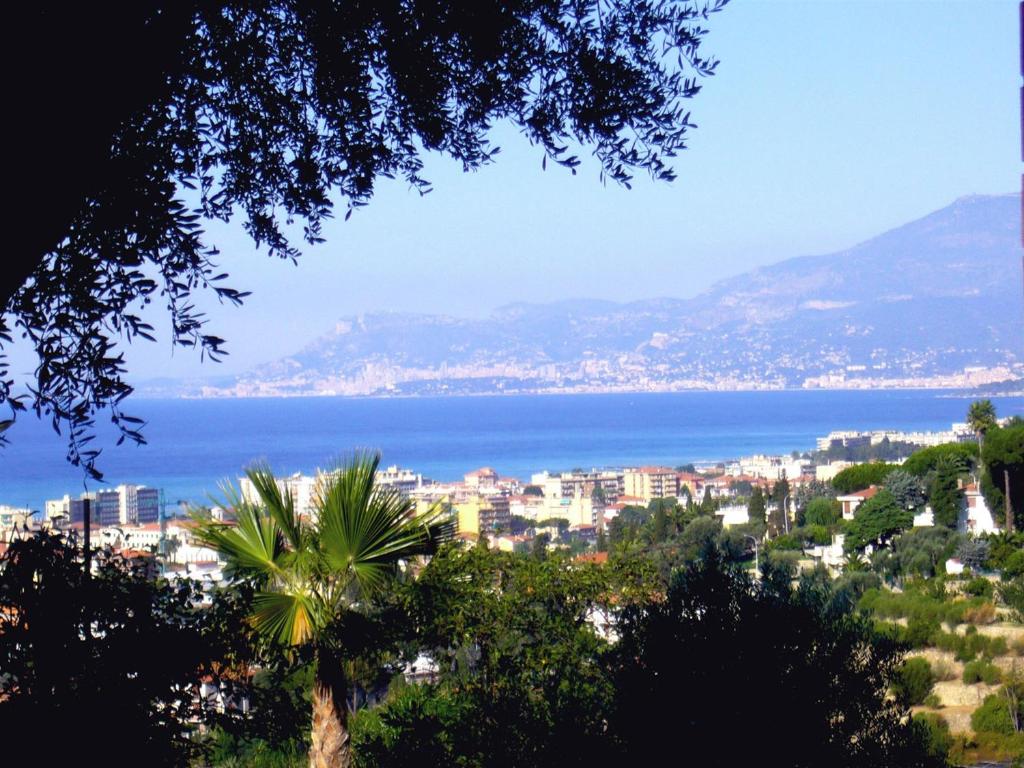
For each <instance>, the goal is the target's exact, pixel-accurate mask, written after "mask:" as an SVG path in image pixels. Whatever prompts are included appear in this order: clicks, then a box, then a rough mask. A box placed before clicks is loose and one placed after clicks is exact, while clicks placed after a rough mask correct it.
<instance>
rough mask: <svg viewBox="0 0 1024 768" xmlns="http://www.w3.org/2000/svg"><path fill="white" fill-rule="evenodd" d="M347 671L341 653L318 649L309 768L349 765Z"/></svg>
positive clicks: (348, 767)
mask: <svg viewBox="0 0 1024 768" xmlns="http://www.w3.org/2000/svg"><path fill="white" fill-rule="evenodd" d="M345 688H346V685H345V673H344V670H343V669H342V666H341V658H340V657H339V656H338V654H336V653H333V652H331V651H328V650H325V649H322V648H321V649H318V650H317V654H316V676H315V678H314V680H313V728H312V739H311V743H310V747H309V768H350V766H351V765H352V750H351V748H350V746H349V734H348V713H347V711H346V706H345V699H346V696H345Z"/></svg>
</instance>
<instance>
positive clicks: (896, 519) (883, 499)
mask: <svg viewBox="0 0 1024 768" xmlns="http://www.w3.org/2000/svg"><path fill="white" fill-rule="evenodd" d="M913 523H914V515H913V513H912V512H911V511H910V510H908V509H905V508H903V507H901V506H900V505H899V503H898V502H897V501H896V499H895V497H894V496H893V495H892V494H891V493H889V492H888V491H886V490H881V491H879V492H878V493H876V494H875V495H874V496H872V497H871V498H870V499H868V500H867V501H865V502H864V503H863V504H861V505H860V506H859V507H857V511H856V512H855V513H854V517H853V521H852V522H851V523H850V525H849V527H848V528H847V531H846V540H845V542H844V547H845V548H846V550H847V551H848V552H852V551H854V550H863V549H864V548H865V547H866V546H867V545H868V544H875V545H878V544H885V543H886V542H887V541H888V540H889V539H890V538H892V537H893V536H894V535H895V534H897V533H899V532H900V531H903V530H905V529H907V528H910V527H911V526H912V525H913Z"/></svg>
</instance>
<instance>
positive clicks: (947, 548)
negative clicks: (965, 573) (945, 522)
mask: <svg viewBox="0 0 1024 768" xmlns="http://www.w3.org/2000/svg"><path fill="white" fill-rule="evenodd" d="M956 538H957V537H956V533H954V532H953V531H951V530H949V529H948V528H943V527H941V526H936V527H929V528H910V529H909V530H906V531H904V532H903V533H902V534H900V535H899V536H897V537H895V538H894V539H893V540H892V542H891V545H890V547H888V548H886V549H883V550H880V551H879V553H878V554H879V555H880V557H879V559H878V562H877V567H878V570H879V572H880V573H883V574H884V575H885V576H886V577H888V578H891V579H905V578H908V577H912V576H921V577H926V578H930V577H933V576H936V575H937V574H940V573H942V570H943V565H944V563H945V562H946V560H947V559H948V558H949V557H950V556H951V555H952V554H953V551H954V549H955V547H956Z"/></svg>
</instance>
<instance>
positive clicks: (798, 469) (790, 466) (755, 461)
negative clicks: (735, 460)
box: [740, 455, 811, 482]
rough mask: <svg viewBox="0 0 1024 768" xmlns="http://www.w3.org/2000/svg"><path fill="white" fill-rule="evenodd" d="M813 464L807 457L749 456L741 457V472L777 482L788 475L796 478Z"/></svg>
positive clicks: (791, 478)
mask: <svg viewBox="0 0 1024 768" xmlns="http://www.w3.org/2000/svg"><path fill="white" fill-rule="evenodd" d="M810 466H811V462H810V461H808V460H807V459H791V458H789V457H788V456H763V455H757V456H748V457H745V458H742V459H740V473H741V474H744V475H753V476H754V477H762V478H764V479H765V480H771V481H772V482H775V481H777V480H781V479H782V478H784V477H786V478H789V479H790V480H794V479H796V478H798V477H800V476H801V475H803V474H804V472H805V471H806V469H807V468H808V467H810Z"/></svg>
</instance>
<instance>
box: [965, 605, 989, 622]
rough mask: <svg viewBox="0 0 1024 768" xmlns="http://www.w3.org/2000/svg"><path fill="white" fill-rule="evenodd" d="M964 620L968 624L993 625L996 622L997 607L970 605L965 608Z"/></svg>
mask: <svg viewBox="0 0 1024 768" xmlns="http://www.w3.org/2000/svg"><path fill="white" fill-rule="evenodd" d="M963 619H964V621H965V622H967V623H968V624H991V623H992V622H993V621H995V620H996V607H995V606H994V605H993V604H992V603H982V604H981V605H977V606H974V605H969V606H967V607H966V608H964V612H963Z"/></svg>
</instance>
